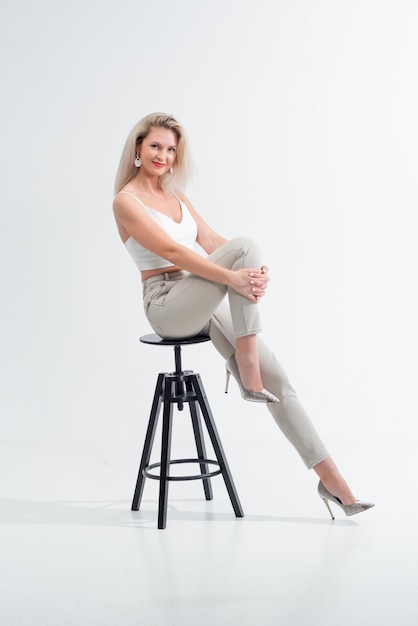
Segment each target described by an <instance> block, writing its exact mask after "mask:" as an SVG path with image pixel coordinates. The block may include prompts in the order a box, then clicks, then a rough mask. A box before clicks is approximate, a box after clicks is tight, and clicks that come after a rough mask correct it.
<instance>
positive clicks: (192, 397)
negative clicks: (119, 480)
mask: <svg viewBox="0 0 418 626" xmlns="http://www.w3.org/2000/svg"><path fill="white" fill-rule="evenodd" d="M140 341H141V342H142V343H146V344H151V345H159V346H174V359H175V368H176V369H175V371H174V372H171V373H168V372H160V373H159V374H158V377H157V383H156V386H155V392H154V399H153V402H152V407H151V413H150V418H149V421H148V427H147V432H146V436H145V442H144V447H143V450H142V456H141V462H140V465H139V471H138V478H137V481H136V486H135V492H134V497H133V500H132V507H131V509H132V511H138V510H139V507H140V504H141V499H142V493H143V489H144V484H145V479H146V478H152V479H154V480H158V481H159V483H160V489H159V502H158V528H165V527H166V521H167V498H168V485H169V483H170V482H171V481H173V480H174V481H181V480H202V483H203V490H204V494H205V498H206V500H212V499H213V494H212V485H211V482H210V481H211V478H213V477H214V476H217V475H218V474H222V477H223V479H224V482H225V486H226V489H227V491H228V494H229V498H230V500H231V504H232V507H233V509H234V512H235V515H236V517H243V516H244V512H243V510H242V507H241V503H240V501H239V498H238V494H237V491H236V488H235V485H234V482H233V479H232V475H231V471H230V469H229V466H228V462H227V460H226V456H225V453H224V450H223V447H222V443H221V440H220V437H219V434H218V431H217V428H216V425H215V421H214V419H213V415H212V412H211V409H210V406H209V402H208V399H207V396H206V392H205V390H204V388H203V383H202V381H201V378H200V376H199V374H195V373H194V372H193V371H191V370H183V368H182V364H181V346H186V345H191V344H195V343H204V342H206V341H210V337H209V336H208V335H195V336H194V337H187V338H182V339H176V338H174V339H163V338H162V337H160V336H159V335H157V334H154V333H151V334H149V335H143V336H142V337H140ZM184 404H188V405H189V410H190V417H191V421H192V426H193V434H194V439H195V444H196V451H197V458H187V459H174V460H172V459H171V434H172V427H173V407H174V406H176V407H177V409H178V410H179V411H182V410H183V408H184ZM162 407H163V420H162V435H161V459H160V462H158V463H150V460H151V453H152V446H153V443H154V438H155V433H156V429H157V424H158V419H159V415H160V410H161V408H162ZM201 416H202V417H203V421H204V424H205V426H206V431H207V433H208V434H209V437H210V440H211V443H212V447H213V450H214V452H215V455H216V460H214V459H208V458H207V454H206V447H205V441H204V436H203V428H202V421H201ZM186 463H198V464H199V466H200V474H193V475H187V476H170V466H171V465H178V464H186ZM209 466H216V468H217V469H214V470H212V471H210V470H209ZM157 468H158V469H159V473H158V474H156V473H153V472H150V470H155V469H157Z"/></svg>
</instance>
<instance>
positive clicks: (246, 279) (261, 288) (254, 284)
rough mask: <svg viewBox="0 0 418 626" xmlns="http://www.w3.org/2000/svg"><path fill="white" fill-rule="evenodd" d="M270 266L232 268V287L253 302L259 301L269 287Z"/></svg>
mask: <svg viewBox="0 0 418 626" xmlns="http://www.w3.org/2000/svg"><path fill="white" fill-rule="evenodd" d="M268 281H269V277H268V267H267V266H266V265H263V266H262V267H261V269H252V268H248V267H246V268H243V269H240V270H231V281H230V285H229V286H230V287H232V289H234V291H236V292H237V293H239V294H241V295H242V296H244V297H245V298H247V299H248V300H250V301H251V302H258V301H259V300H260V298H262V297H263V296H264V294H265V291H266V289H267V283H268Z"/></svg>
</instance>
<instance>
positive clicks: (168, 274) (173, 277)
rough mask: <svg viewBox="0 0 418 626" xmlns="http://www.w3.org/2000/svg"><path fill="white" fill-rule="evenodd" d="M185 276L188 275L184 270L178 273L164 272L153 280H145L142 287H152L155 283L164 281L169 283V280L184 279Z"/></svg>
mask: <svg viewBox="0 0 418 626" xmlns="http://www.w3.org/2000/svg"><path fill="white" fill-rule="evenodd" d="M185 275H186V272H184V271H183V270H179V271H177V272H163V273H162V274H156V275H155V276H151V278H147V280H144V282H143V283H142V285H143V287H148V286H149V285H152V284H153V283H158V282H161V281H162V280H164V281H165V282H167V281H169V280H176V279H179V278H182V277H183V276H185Z"/></svg>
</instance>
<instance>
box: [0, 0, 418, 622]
mask: <svg viewBox="0 0 418 626" xmlns="http://www.w3.org/2000/svg"><path fill="white" fill-rule="evenodd" d="M417 32H418V3H416V1H415V0H410V1H408V0H396V1H395V0H393V1H388V0H350V1H345V0H310V1H309V0H270V1H267V0H257V1H253V2H250V1H249V0H210V1H207V2H204V1H201V0H160V2H156V1H151V0H147V1H146V2H145V1H142V0H83V1H81V0H71V1H70V2H68V1H67V2H63V1H61V0H37V2H29V0H13V2H12V1H11V0H10V1H5V0H3V2H2V5H1V15H0V63H1V77H0V85H1V92H2V93H1V106H2V115H1V117H0V124H1V129H0V136H1V150H0V159H1V166H0V176H1V182H2V185H1V189H2V194H1V200H2V202H1V228H0V238H1V243H0V255H1V258H0V273H1V308H0V314H1V323H0V333H1V337H0V345H1V373H0V426H1V428H0V528H1V533H0V538H1V541H0V554H1V559H0V570H1V571H0V578H1V580H2V593H3V597H2V598H1V601H0V606H1V614H0V623H1V626H22V624H24V626H26V625H29V624H30V626H36V625H37V624H42V626H56V625H57V624H60V626H67V625H68V626H73V625H74V624H79V625H80V626H115V624H123V625H124V626H137V624H138V623H140V624H142V623H149V624H152V625H153V626H158V625H160V624H161V626H168V624H170V625H172V626H177V625H180V624H181V625H182V626H189V625H190V626H191V625H192V624H193V625H195V624H196V623H199V624H201V626H209V625H210V626H213V625H214V624H217V625H218V626H234V624H237V623H239V624H241V625H242V626H254V624H256V623H259V624H262V626H277V624H281V623H283V624H286V626H305V625H306V624H312V626H317V625H319V624H320V625H321V626H328V625H331V624H332V625H334V624H338V625H339V626H348V625H352V624H353V623H361V624H362V625H363V624H364V626H376V624H379V626H386V625H388V626H389V625H390V626H392V625H393V624H394V623H396V624H400V625H402V626H413V625H414V626H415V624H416V623H417V607H416V592H417V588H416V585H417V583H416V581H417V580H418V576H417V571H416V570H417V563H418V555H417V550H418V545H417V539H416V518H417V501H416V497H415V494H416V480H415V477H416V467H415V456H416V437H417V426H416V423H417V413H418V398H417V394H416V386H417V385H416V380H417V354H418V332H417V322H416V320H417V318H418V299H417V293H416V292H417V280H416V268H417V266H418V252H417V247H416V236H417V235H416V233H417V227H416V220H415V212H416V210H417V206H418V202H417V200H418V198H417V191H416V173H417V165H418V163H417V161H418V158H417V145H418V141H417V140H418V128H417V125H418V122H417V114H416V112H417V111H418V87H417V79H416V67H417V58H418V40H417ZM152 111H166V112H170V113H173V114H175V115H176V116H177V117H178V118H179V119H180V121H181V122H182V123H183V124H184V125H185V127H186V129H187V131H188V135H189V139H190V141H191V147H192V152H193V154H194V158H195V161H196V164H197V168H198V177H197V178H196V180H195V182H194V184H193V185H191V186H190V188H189V189H188V195H189V196H190V198H191V200H192V201H193V203H194V205H195V206H196V208H197V209H198V210H200V212H201V213H202V215H203V216H204V217H205V218H206V219H207V221H208V222H209V223H210V224H211V225H212V226H213V227H214V228H215V229H217V230H218V231H220V232H221V233H223V234H224V235H225V236H226V237H233V236H236V235H241V234H242V235H251V236H253V237H254V238H256V239H257V240H258V241H259V242H260V244H261V245H262V247H263V250H264V257H265V258H264V262H265V263H266V264H268V265H269V266H270V270H271V272H270V273H271V283H270V287H269V290H268V295H267V296H266V298H265V299H264V301H263V302H262V303H261V304H260V306H261V308H262V316H263V320H264V338H265V339H266V340H268V341H269V342H270V343H271V345H272V347H273V348H274V350H275V352H276V353H277V355H278V357H279V359H280V361H281V362H282V364H283V365H284V367H285V369H286V370H287V371H288V373H289V375H290V379H291V381H292V382H293V384H294V386H295V387H296V389H297V391H298V393H299V396H300V398H301V400H302V402H303V404H304V405H305V406H306V408H307V410H308V412H309V413H310V415H311V416H312V419H313V420H314V422H315V424H316V425H317V427H318V429H319V431H320V433H321V435H322V436H323V438H324V440H325V441H326V443H327V444H328V445H329V448H330V450H331V452H332V454H333V456H334V457H335V459H336V460H337V462H338V465H339V466H340V467H341V469H342V470H343V472H344V475H346V476H347V478H348V479H349V482H350V484H351V485H352V486H353V489H354V491H355V494H356V495H357V497H360V498H364V499H370V500H372V501H374V502H376V507H375V508H373V509H371V510H370V511H367V512H366V513H364V514H362V515H361V516H359V519H357V517H356V518H354V519H355V521H352V518H348V519H347V518H345V517H344V516H343V514H342V512H341V511H340V510H338V511H337V510H335V511H334V512H335V514H336V518H337V519H336V520H335V522H331V520H330V519H329V518H328V519H327V515H328V513H327V511H326V510H325V508H324V507H323V504H322V503H321V502H320V501H319V498H318V496H317V494H316V489H315V487H316V481H315V475H314V473H313V472H307V471H306V469H305V467H304V466H303V464H302V463H301V462H300V459H299V458H298V456H297V455H296V454H295V452H294V451H293V449H292V448H291V447H290V446H289V445H288V444H287V442H286V441H285V439H284V438H283V437H282V436H281V435H280V433H279V431H278V429H277V427H276V426H275V424H274V422H273V420H272V419H271V417H270V415H269V414H268V412H267V411H266V410H265V407H263V406H261V405H253V404H251V403H248V402H242V401H241V399H240V398H239V394H238V391H237V387H236V385H231V387H232V389H231V391H230V394H229V396H227V397H225V396H224V393H223V374H224V364H223V362H222V359H221V358H220V357H219V355H218V354H217V353H216V352H215V350H214V349H213V347H212V346H211V345H210V344H204V345H201V346H193V347H190V348H187V349H184V350H183V354H184V360H183V362H184V365H185V367H186V368H190V369H194V370H195V371H198V372H200V373H201V374H202V377H203V380H204V382H205V387H206V389H207V392H208V396H209V399H210V403H211V406H212V409H213V412H214V415H215V417H216V420H217V424H218V428H219V429H220V432H221V436H222V441H223V442H224V445H225V450H226V452H227V455H228V459H229V461H230V464H231V469H232V471H233V475H234V479H235V481H236V484H237V488H238V492H239V494H240V497H241V499H242V503H243V506H244V510H245V517H244V519H243V520H235V517H234V515H233V512H232V510H231V506H230V503H229V501H228V498H227V496H226V492H225V490H224V489H222V485H221V484H219V483H218V482H217V481H215V480H214V483H216V484H214V491H215V498H214V500H213V502H205V501H203V499H202V490H201V485H198V484H196V483H194V486H193V485H192V484H190V483H189V482H187V483H176V484H173V485H172V487H171V488H170V496H169V511H168V523H167V529H166V530H164V531H158V530H157V528H156V510H157V497H156V493H157V492H156V484H155V481H148V482H147V487H146V490H145V500H144V502H143V506H142V508H141V511H140V512H139V513H131V511H130V499H131V497H132V492H133V487H134V481H135V478H136V472H137V467H138V463H139V452H140V448H141V445H142V440H143V437H144V431H145V427H146V421H147V416H148V412H149V407H150V402H151V397H152V393H153V387H154V384H155V379H156V374H157V372H159V371H167V370H168V371H171V370H172V368H173V360H172V354H171V350H170V349H165V348H161V349H160V348H154V347H151V346H145V345H143V344H140V343H139V341H138V338H139V336H140V335H142V334H145V333H148V332H150V328H149V326H148V324H147V322H146V320H145V317H144V314H143V312H142V304H141V289H140V281H139V276H138V272H137V270H136V269H135V267H134V265H133V263H132V261H131V259H130V258H129V256H128V254H127V253H126V251H125V250H124V248H123V246H122V244H121V243H120V241H119V238H118V235H117V232H116V228H115V225H114V221H113V216H112V211H111V204H112V199H113V180H114V176H115V172H116V168H117V165H118V161H119V157H120V153H121V151H122V148H123V145H124V142H125V139H126V136H127V134H128V132H129V131H130V129H131V128H132V126H133V125H134V124H135V123H136V122H137V120H138V119H139V118H141V117H142V116H144V115H146V114H147V113H149V112H152ZM185 413H186V412H185ZM186 430H187V429H186V428H185V427H184V428H182V427H181V424H178V425H177V424H176V429H175V432H176V436H177V440H176V437H174V439H175V441H174V442H173V443H175V444H176V445H178V446H183V448H186V446H187V445H188V443H190V442H189V441H187V436H188V435H187V434H186ZM187 432H188V431H187ZM182 437H184V439H182ZM186 441H187V442H186ZM187 450H188V451H187V453H186V454H185V456H189V454H190V449H189V448H187ZM220 482H221V481H220ZM148 483H153V484H151V485H149V484H148ZM153 488H155V489H154V491H152V489H153ZM152 494H154V495H152ZM334 509H337V507H334Z"/></svg>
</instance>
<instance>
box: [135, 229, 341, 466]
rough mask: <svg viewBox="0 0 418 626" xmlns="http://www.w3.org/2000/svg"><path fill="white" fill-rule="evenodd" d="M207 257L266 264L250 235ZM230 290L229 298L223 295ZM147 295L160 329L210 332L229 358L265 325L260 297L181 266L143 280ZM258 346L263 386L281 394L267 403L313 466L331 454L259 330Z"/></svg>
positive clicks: (164, 333) (240, 264)
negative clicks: (244, 339) (249, 296)
mask: <svg viewBox="0 0 418 626" xmlns="http://www.w3.org/2000/svg"><path fill="white" fill-rule="evenodd" d="M208 259H209V260H211V261H212V262H213V263H216V264H217V265H220V266H222V267H226V268H228V269H232V270H237V269H241V268H244V267H250V268H260V267H261V259H260V253H259V250H258V247H257V245H256V244H255V243H254V242H253V241H252V240H251V239H248V238H247V237H238V238H236V239H232V240H231V241H229V242H228V243H226V244H224V245H223V246H221V247H220V248H218V249H217V250H215V252H213V253H212V254H210V255H209V256H208ZM226 295H228V303H227V302H226V301H224V300H225V296H226ZM143 296H144V310H145V315H146V317H147V319H148V321H149V323H150V325H151V327H152V328H153V330H154V331H155V332H156V333H157V334H158V335H160V336H161V337H164V338H184V337H192V336H193V335H198V334H201V333H207V334H209V336H210V338H211V340H212V343H213V344H214V346H215V348H216V349H217V350H218V352H219V353H220V354H221V355H222V356H223V357H224V358H225V359H227V358H228V357H229V356H231V354H233V353H234V352H235V340H236V339H237V338H238V337H243V336H246V335H252V334H258V333H259V332H260V331H261V327H260V322H259V313H258V305H257V304H256V303H252V302H250V300H248V299H247V298H245V297H244V296H241V295H239V294H238V293H237V292H236V291H234V290H233V289H231V288H230V287H227V286H226V285H223V284H221V283H217V282H212V281H210V280H207V279H205V278H201V277H200V276H196V275H195V274H189V273H188V272H184V271H179V272H164V273H161V274H158V275H157V276H153V277H152V278H149V279H148V280H146V281H145V282H144V283H143ZM228 305H229V306H228ZM257 346H258V354H259V359H260V371H261V378H262V380H263V384H264V387H265V388H266V389H268V390H269V391H270V392H271V393H273V394H274V395H275V396H277V397H278V398H279V400H280V402H279V403H267V404H266V407H267V409H268V410H269V411H270V413H271V414H272V416H273V418H274V420H275V421H276V423H277V425H278V426H279V428H280V430H281V431H282V433H283V434H284V435H285V437H287V439H288V440H289V441H290V443H291V444H292V445H293V446H294V447H295V449H296V450H297V452H298V453H299V454H300V456H301V457H302V460H303V461H304V463H305V465H306V466H307V467H308V468H312V467H313V466H314V465H316V464H317V463H319V462H320V461H323V460H324V459H326V458H327V457H329V453H328V451H327V449H326V447H325V445H324V444H323V442H322V441H321V439H320V437H319V436H318V433H317V432H316V430H315V428H314V426H313V424H312V422H311V420H310V419H309V417H308V416H307V414H306V412H305V410H304V408H303V407H302V405H301V403H300V402H299V400H298V398H297V396H296V393H295V390H294V389H293V387H292V386H291V385H290V383H289V380H288V378H287V376H286V373H285V372H284V370H283V368H282V367H281V365H280V364H279V363H278V361H277V359H276V357H275V355H274V354H273V352H272V351H271V350H270V348H269V347H268V346H267V345H266V344H265V342H264V341H263V340H262V339H261V337H259V336H258V337H257Z"/></svg>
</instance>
